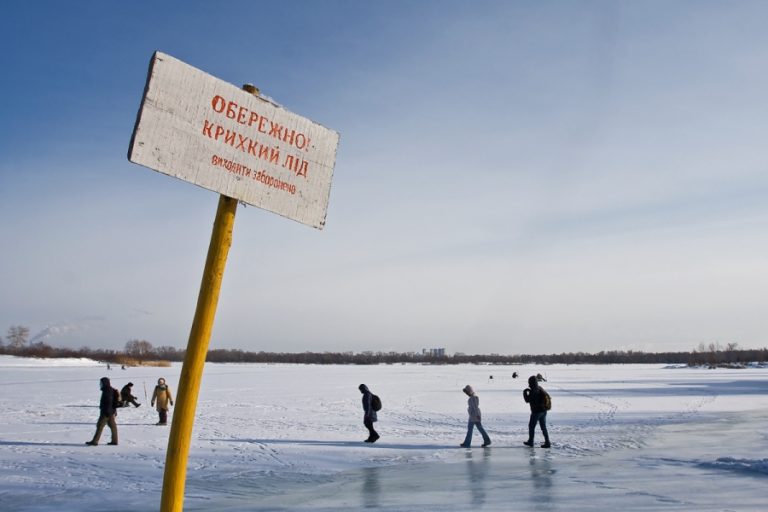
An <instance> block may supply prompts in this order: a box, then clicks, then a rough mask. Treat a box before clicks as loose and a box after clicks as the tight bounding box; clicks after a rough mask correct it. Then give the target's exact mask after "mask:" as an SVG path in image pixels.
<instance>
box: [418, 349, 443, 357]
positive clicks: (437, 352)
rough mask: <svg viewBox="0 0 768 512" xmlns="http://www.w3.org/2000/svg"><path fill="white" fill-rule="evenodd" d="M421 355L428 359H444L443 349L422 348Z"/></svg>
mask: <svg viewBox="0 0 768 512" xmlns="http://www.w3.org/2000/svg"><path fill="white" fill-rule="evenodd" d="M421 355H423V356H428V357H445V348H423V349H421Z"/></svg>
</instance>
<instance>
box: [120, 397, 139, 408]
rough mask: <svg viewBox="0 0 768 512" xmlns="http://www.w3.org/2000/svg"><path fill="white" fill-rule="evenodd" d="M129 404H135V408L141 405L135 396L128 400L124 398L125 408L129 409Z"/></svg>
mask: <svg viewBox="0 0 768 512" xmlns="http://www.w3.org/2000/svg"><path fill="white" fill-rule="evenodd" d="M128 404H133V406H134V407H138V406H139V403H138V402H137V401H136V397H135V396H132V397H130V398H128V399H125V398H123V407H128Z"/></svg>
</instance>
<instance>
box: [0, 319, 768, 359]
mask: <svg viewBox="0 0 768 512" xmlns="http://www.w3.org/2000/svg"><path fill="white" fill-rule="evenodd" d="M12 329H15V330H13V332H11V330H9V336H8V338H7V339H8V341H12V343H3V342H2V339H0V354H10V355H16V356H24V357H51V358H60V357H84V358H89V359H94V360H97V361H104V362H108V363H114V364H126V365H137V364H145V363H148V362H150V361H183V360H184V354H185V350H183V349H177V348H175V347H171V346H161V347H153V346H152V344H151V343H149V342H148V341H146V340H131V341H129V342H127V343H126V344H125V349H124V350H122V351H121V350H105V349H91V348H88V347H83V348H80V349H67V348H56V347H52V346H50V345H47V344H45V343H43V342H36V343H32V344H27V343H26V340H23V337H22V338H20V337H19V336H18V332H19V331H18V328H12ZM12 334H13V335H12ZM206 360H207V361H209V362H214V363H290V364H357V365H371V364H396V363H422V364H466V363H470V364H504V365H522V364H539V365H545V364H630V363H646V364H687V365H692V366H699V365H736V364H743V363H750V362H762V363H765V362H768V348H762V349H740V348H738V346H737V344H736V343H729V344H728V345H726V346H725V347H723V346H721V345H720V344H717V343H711V344H709V345H707V346H705V345H703V344H701V345H699V347H698V349H697V350H692V351H690V352H641V351H634V350H609V351H601V352H597V353H587V352H563V353H560V354H514V355H502V354H474V355H472V354H462V353H456V354H453V355H447V356H444V357H439V356H434V355H429V354H422V353H417V352H297V353H292V352H248V351H244V350H239V349H213V350H210V351H208V356H207V358H206Z"/></svg>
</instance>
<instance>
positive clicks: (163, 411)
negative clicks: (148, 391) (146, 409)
mask: <svg viewBox="0 0 768 512" xmlns="http://www.w3.org/2000/svg"><path fill="white" fill-rule="evenodd" d="M155 402H157V413H158V414H159V415H160V421H158V422H157V424H158V425H167V424H168V404H171V405H173V395H172V394H171V388H169V387H168V385H167V384H166V383H165V379H164V378H162V377H160V378H159V379H157V386H155V391H154V392H153V393H152V405H153V406H154V405H155Z"/></svg>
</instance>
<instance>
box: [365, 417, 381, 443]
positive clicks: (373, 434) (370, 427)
mask: <svg viewBox="0 0 768 512" xmlns="http://www.w3.org/2000/svg"><path fill="white" fill-rule="evenodd" d="M363 425H365V428H367V429H368V439H378V438H379V433H378V432H376V430H375V429H374V428H373V421H371V420H370V419H368V418H364V419H363Z"/></svg>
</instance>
